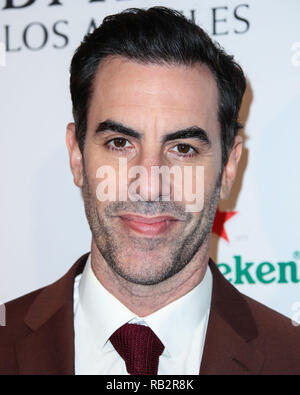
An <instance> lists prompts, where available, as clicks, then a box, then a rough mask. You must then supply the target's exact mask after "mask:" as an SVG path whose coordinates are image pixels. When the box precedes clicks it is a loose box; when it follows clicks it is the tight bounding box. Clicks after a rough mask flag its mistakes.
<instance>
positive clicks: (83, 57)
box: [70, 7, 246, 165]
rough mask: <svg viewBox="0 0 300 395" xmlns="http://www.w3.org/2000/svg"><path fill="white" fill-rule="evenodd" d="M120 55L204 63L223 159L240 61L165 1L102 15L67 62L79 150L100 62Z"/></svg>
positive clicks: (232, 128) (242, 84)
mask: <svg viewBox="0 0 300 395" xmlns="http://www.w3.org/2000/svg"><path fill="white" fill-rule="evenodd" d="M111 55H119V56H123V57H126V58H129V59H133V60H136V61H138V62H142V63H158V64H163V63H168V64H179V65H181V64H182V65H193V64H195V63H202V64H205V65H206V66H207V67H208V68H209V70H210V71H211V72H212V74H213V75H214V77H215V80H216V83H217V86H218V90H219V114H218V117H219V122H220V125H221V134H222V136H221V144H222V163H223V165H224V163H225V162H226V160H227V156H228V152H229V150H230V148H231V147H232V144H233V141H234V137H235V136H236V134H237V133H238V130H239V128H241V125H240V124H239V122H238V113H239V109H240V105H241V101H242V97H243V94H244V91H245V88H246V80H245V77H244V74H243V71H242V69H241V67H240V66H239V65H238V64H237V63H236V62H235V61H234V60H233V56H230V55H228V54H226V53H225V52H224V50H223V49H222V48H221V47H220V46H219V45H218V44H217V43H214V42H213V41H212V40H211V39H210V37H209V36H208V35H207V34H206V33H205V32H204V30H202V29H201V28H200V27H199V26H197V25H196V24H195V23H193V22H190V21H188V20H187V19H186V18H185V17H184V16H183V15H182V14H181V13H179V12H178V11H175V10H171V9H169V8H166V7H152V8H149V9H148V10H144V9H138V8H130V9H127V10H125V11H123V12H121V13H119V14H116V15H110V16H107V17H106V18H104V20H103V23H102V24H101V25H100V26H99V27H98V28H97V29H95V30H94V32H93V33H90V34H88V35H86V36H85V37H84V39H83V41H82V43H81V44H80V46H79V47H78V49H77V50H76V52H75V54H74V56H73V59H72V62H71V69H70V72H71V77H70V89H71V97H72V102H73V116H74V121H75V127H76V138H77V141H78V144H79V147H80V150H81V151H82V152H83V148H84V140H85V134H86V127H87V113H88V108H89V102H90V98H91V96H92V90H93V81H94V77H95V74H96V72H97V68H98V66H99V63H100V62H101V61H102V60H103V59H104V58H106V57H108V56H111Z"/></svg>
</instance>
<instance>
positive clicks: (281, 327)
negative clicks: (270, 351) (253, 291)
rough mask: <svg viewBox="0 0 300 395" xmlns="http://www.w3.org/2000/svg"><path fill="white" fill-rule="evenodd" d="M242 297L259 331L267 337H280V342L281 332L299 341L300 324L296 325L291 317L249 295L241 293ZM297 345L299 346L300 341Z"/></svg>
mask: <svg viewBox="0 0 300 395" xmlns="http://www.w3.org/2000/svg"><path fill="white" fill-rule="evenodd" d="M243 298H244V299H245V300H246V302H247V305H248V306H249V308H250V311H251V314H252V315H253V318H254V320H255V323H256V326H257V329H258V332H259V333H261V334H264V335H267V339H268V338H269V339H271V338H278V339H279V338H281V342H280V344H283V343H284V342H285V341H284V339H283V337H282V335H283V334H285V335H289V336H288V338H290V339H293V338H298V340H299V342H300V325H297V324H296V323H295V322H294V321H293V320H292V319H291V318H289V317H287V316H285V315H283V314H281V313H279V312H278V311H275V310H274V309H272V308H270V307H268V306H266V305H265V304H263V303H261V302H258V301H257V300H254V299H252V298H251V297H249V296H246V295H243ZM298 345H299V347H300V343H298ZM299 352H300V348H299Z"/></svg>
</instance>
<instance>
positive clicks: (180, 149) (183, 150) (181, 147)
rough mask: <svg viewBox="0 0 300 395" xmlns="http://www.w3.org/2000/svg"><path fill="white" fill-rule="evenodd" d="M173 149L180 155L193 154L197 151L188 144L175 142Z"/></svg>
mask: <svg viewBox="0 0 300 395" xmlns="http://www.w3.org/2000/svg"><path fill="white" fill-rule="evenodd" d="M173 150H174V151H176V153H178V154H179V155H180V156H188V157H190V156H194V155H196V153H197V151H196V149H195V148H193V147H192V146H191V145H189V144H177V145H176V146H175V147H174V148H173Z"/></svg>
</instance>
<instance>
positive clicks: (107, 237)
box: [82, 167, 222, 285]
mask: <svg viewBox="0 0 300 395" xmlns="http://www.w3.org/2000/svg"><path fill="white" fill-rule="evenodd" d="M221 179H222V173H220V174H219V176H218V179H217V182H216V184H215V187H214V190H213V192H212V194H211V196H210V197H209V203H208V204H207V205H206V206H205V207H204V208H203V210H202V213H201V215H200V216H199V219H198V221H197V222H196V224H194V226H193V228H192V230H191V232H189V234H188V235H187V236H185V237H183V236H182V237H180V238H177V239H176V240H174V248H173V249H172V250H171V251H169V252H170V256H169V257H161V259H162V260H166V261H168V260H171V264H170V265H166V267H165V270H163V271H161V272H159V273H156V272H155V271H154V272H153V269H151V270H150V269H148V270H146V269H145V270H143V275H136V274H134V275H133V274H131V273H128V271H126V270H124V269H123V266H122V264H121V262H122V257H123V258H124V259H123V260H126V255H124V256H123V254H124V253H123V252H122V249H120V244H119V243H118V242H117V240H116V238H115V236H114V229H113V227H112V226H111V223H110V222H109V218H111V215H112V214H114V215H116V214H117V213H118V212H122V211H123V212H124V211H125V212H133V213H140V214H143V215H155V214H163V213H168V214H172V213H173V214H174V216H175V217H181V218H185V220H186V222H189V221H191V219H192V218H193V216H192V214H191V213H187V212H185V209H184V207H182V206H179V205H178V204H175V202H172V201H170V202H168V201H159V202H156V201H155V202H154V201H146V202H145V201H143V202H140V201H139V202H126V201H125V202H121V201H120V202H119V201H117V202H111V203H109V204H108V205H107V206H106V207H105V209H104V215H102V216H101V215H99V212H98V209H97V202H96V197H94V196H93V194H92V191H91V189H90V186H89V183H88V179H87V175H86V172H85V168H84V167H83V186H82V195H83V199H84V206H85V212H86V216H87V220H88V223H89V226H90V229H91V232H92V236H93V240H94V242H95V244H96V247H97V249H98V251H99V252H100V254H101V255H102V257H103V258H104V259H105V261H106V263H107V264H108V266H109V267H110V268H111V269H112V270H113V271H114V272H115V273H117V274H118V275H119V276H120V277H122V278H123V279H125V280H127V281H129V282H131V283H135V284H139V285H155V284H158V283H161V282H162V281H164V280H166V279H168V278H170V277H172V276H174V275H175V274H177V273H178V272H180V271H181V270H182V269H183V268H184V267H185V266H186V265H188V263H189V262H190V261H191V260H192V259H193V257H194V256H195V254H196V253H197V252H198V251H199V250H200V248H201V247H202V246H203V244H204V242H205V241H206V240H207V239H208V237H209V235H210V233H211V230H212V226H213V222H214V218H215V213H216V209H217V206H218V201H219V195H220V188H221ZM106 218H107V219H108V220H106ZM131 241H132V244H133V246H134V248H136V250H137V251H138V250H140V251H144V252H147V251H149V252H151V251H155V250H156V249H157V248H158V247H159V246H161V245H162V244H163V242H164V239H161V238H154V239H149V238H143V237H139V238H138V239H137V238H132V239H131ZM120 250H121V251H120Z"/></svg>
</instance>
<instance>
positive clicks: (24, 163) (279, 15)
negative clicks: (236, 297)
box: [0, 0, 300, 325]
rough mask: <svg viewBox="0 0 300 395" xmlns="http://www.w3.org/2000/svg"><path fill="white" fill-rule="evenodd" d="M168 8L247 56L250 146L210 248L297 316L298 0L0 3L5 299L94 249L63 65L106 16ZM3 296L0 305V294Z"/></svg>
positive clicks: (244, 116) (229, 271)
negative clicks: (75, 163) (73, 154)
mask: <svg viewBox="0 0 300 395" xmlns="http://www.w3.org/2000/svg"><path fill="white" fill-rule="evenodd" d="M154 5H165V6H168V7H171V8H174V9H177V10H179V11H182V12H183V13H184V14H185V15H186V16H187V17H188V18H189V19H193V20H194V21H195V22H196V23H197V24H199V25H200V26H201V27H203V28H204V29H205V30H206V31H207V32H208V33H209V35H210V36H211V37H212V38H213V39H214V40H216V41H217V42H219V43H220V44H221V46H223V47H224V48H225V50H226V51H227V52H229V53H230V54H233V55H234V56H235V59H236V60H237V61H238V62H239V63H240V64H241V65H242V67H243V69H244V71H245V73H246V76H247V80H248V87H247V91H246V95H245V98H244V102H243V107H242V110H241V115H240V118H241V121H242V122H243V123H244V124H245V127H244V129H243V130H242V135H243V137H244V142H245V149H244V152H243V156H242V159H241V164H240V169H239V173H238V178H237V181H236V183H235V186H234V188H233V191H232V194H231V197H230V199H228V200H227V201H222V202H220V206H219V209H218V213H217V217H216V221H215V224H214V229H213V231H214V233H213V243H212V251H211V255H212V257H213V258H214V259H215V261H216V262H217V264H218V265H219V267H220V269H221V270H222V272H223V274H224V276H225V277H226V278H227V279H228V280H229V281H231V282H232V284H234V286H236V287H237V288H238V289H239V290H240V291H242V292H243V293H245V294H247V295H249V296H251V297H253V298H254V299H256V300H258V301H260V302H262V303H264V304H266V305H267V306H269V307H271V308H273V309H275V310H277V311H279V312H281V313H282V314H284V315H286V316H288V317H290V318H291V319H292V320H293V321H294V323H295V325H296V322H297V321H299V322H300V126H299V124H300V118H299V114H300V21H299V16H300V1H299V0H287V1H281V0H261V1H258V0H237V1H234V0H184V1H180V0H173V1H172V0H169V1H143V0H106V1H105V0H102V1H101V0H76V1H74V0H52V1H51V0H0V114H1V116H0V141H1V144H0V166H1V194H0V218H1V221H0V237H1V242H0V243H1V244H0V246H1V264H0V301H1V302H2V303H5V302H6V301H8V300H10V299H13V298H16V297H18V296H21V295H23V294H25V293H27V292H30V291H32V290H34V289H36V288H39V287H41V286H44V285H47V284H49V283H51V282H53V281H55V280H56V279H58V278H59V277H60V276H62V275H63V274H64V273H65V272H66V271H67V270H68V269H69V268H70V266H71V265H72V264H73V263H74V261H75V260H76V259H77V258H78V257H79V256H80V255H81V254H83V253H84V252H86V251H89V249H90V241H91V240H90V237H91V236H90V231H89V228H88V225H87V222H86V219H85V214H84V209H83V202H82V199H81V196H80V192H79V190H78V189H77V188H76V187H75V186H74V185H73V181H72V176H71V173H70V170H69V162H68V155H67V149H66V147H65V127H66V124H67V123H68V122H69V121H71V120H72V114H71V100H70V95H69V64H70V60H71V57H72V54H73V52H74V50H75V49H76V47H77V46H78V45H79V43H80V41H81V40H82V38H83V36H84V35H85V34H86V33H88V32H91V31H93V29H95V27H96V26H97V25H99V24H100V23H101V21H102V19H103V18H104V17H105V16H106V15H109V14H112V13H116V12H119V11H121V10H123V9H126V8H129V7H143V8H148V7H150V6H154ZM0 304H1V303H0Z"/></svg>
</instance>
